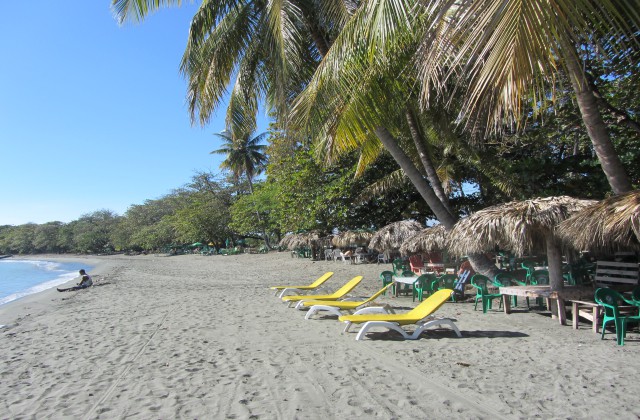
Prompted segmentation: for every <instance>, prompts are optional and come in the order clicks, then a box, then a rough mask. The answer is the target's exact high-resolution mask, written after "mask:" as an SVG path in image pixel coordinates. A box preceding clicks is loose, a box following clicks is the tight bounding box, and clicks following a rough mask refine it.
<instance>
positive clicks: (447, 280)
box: [438, 274, 458, 302]
mask: <svg viewBox="0 0 640 420" xmlns="http://www.w3.org/2000/svg"><path fill="white" fill-rule="evenodd" d="M457 282H458V276H456V275H455V274H443V275H442V276H440V277H439V278H438V283H439V284H438V290H441V289H451V290H455V289H456V283H457ZM451 300H452V301H453V302H455V301H456V294H455V293H451Z"/></svg>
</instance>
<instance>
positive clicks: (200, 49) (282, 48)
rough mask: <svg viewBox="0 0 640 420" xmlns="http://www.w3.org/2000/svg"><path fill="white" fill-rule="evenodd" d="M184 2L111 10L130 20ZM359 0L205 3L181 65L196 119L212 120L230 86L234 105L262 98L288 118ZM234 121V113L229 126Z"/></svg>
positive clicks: (126, 1)
mask: <svg viewBox="0 0 640 420" xmlns="http://www.w3.org/2000/svg"><path fill="white" fill-rule="evenodd" d="M180 3H181V0H163V1H158V0H112V9H113V11H114V14H115V16H116V18H117V19H118V21H119V22H120V23H123V22H125V21H141V20H143V19H144V18H145V17H146V16H147V15H149V14H150V13H151V12H154V11H156V10H158V9H160V8H161V7H166V6H174V5H180ZM355 5H356V2H355V1H351V0H327V1H322V2H317V1H313V2H309V1H303V0H282V1H277V2H271V1H256V0H253V1H240V0H228V1H224V2H220V1H208V0H203V1H202V3H201V5H200V8H199V10H198V11H197V12H196V14H195V16H194V17H193V19H192V21H191V26H190V29H189V39H188V43H187V47H186V49H185V53H184V56H183V59H182V64H181V70H182V72H183V73H184V74H185V76H186V77H187V79H188V93H187V102H188V105H189V110H190V113H191V117H192V120H194V121H196V120H197V121H199V122H200V123H201V124H205V123H207V122H208V121H209V119H210V118H211V115H213V111H214V110H215V109H216V107H217V106H218V105H220V103H221V101H222V100H223V98H224V97H225V95H226V93H227V89H228V87H229V86H230V85H232V86H233V87H232V89H231V99H230V102H233V101H234V100H235V98H236V97H238V98H239V101H241V102H246V104H247V105H255V104H257V103H258V101H257V98H261V99H264V100H266V102H267V106H268V108H269V110H274V111H275V112H277V115H279V116H281V117H282V116H283V115H284V111H285V110H286V105H287V103H288V102H289V100H290V98H291V97H293V96H294V95H295V94H296V93H297V92H299V90H300V89H301V87H302V86H304V85H305V84H306V82H307V81H308V79H309V77H310V76H311V74H312V73H313V70H314V69H315V66H316V65H317V63H318V61H319V59H320V56H321V55H324V54H325V53H326V51H327V50H328V49H329V46H330V43H331V40H332V39H333V38H335V36H336V34H337V32H338V31H339V30H340V28H341V27H342V26H343V25H344V23H345V22H346V21H347V19H348V17H349V15H350V14H351V13H352V12H353V10H354V8H355ZM234 78H235V80H234ZM254 111H257V108H254ZM232 118H233V116H232V113H231V111H230V110H228V113H227V123H228V124H229V122H230V120H231V119H232Z"/></svg>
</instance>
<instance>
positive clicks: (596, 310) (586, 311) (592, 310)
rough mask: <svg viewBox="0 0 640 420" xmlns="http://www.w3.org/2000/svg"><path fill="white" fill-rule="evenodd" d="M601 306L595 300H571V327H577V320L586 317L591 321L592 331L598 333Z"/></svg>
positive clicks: (575, 328)
mask: <svg viewBox="0 0 640 420" xmlns="http://www.w3.org/2000/svg"><path fill="white" fill-rule="evenodd" d="M601 309H602V306H600V305H598V304H597V303H595V302H587V301H583V300H572V301H571V314H572V321H573V329H574V330H577V329H578V320H579V318H580V317H583V318H586V319H588V320H589V321H591V323H592V329H593V332H594V333H596V334H598V330H599V329H600V318H601V317H600V311H601Z"/></svg>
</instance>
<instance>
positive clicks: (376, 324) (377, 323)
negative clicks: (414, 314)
mask: <svg viewBox="0 0 640 420" xmlns="http://www.w3.org/2000/svg"><path fill="white" fill-rule="evenodd" d="M375 327H383V328H387V329H389V330H393V331H397V332H399V333H400V334H401V335H402V336H403V337H404V338H405V339H409V340H411V336H410V335H409V334H407V332H406V331H405V330H403V329H402V328H401V327H400V325H398V324H397V323H395V322H389V321H367V322H365V323H364V325H363V326H362V328H360V331H358V335H356V340H362V339H363V338H364V335H365V334H366V333H367V331H369V330H370V329H371V328H375Z"/></svg>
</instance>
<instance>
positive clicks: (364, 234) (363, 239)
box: [331, 230, 373, 247]
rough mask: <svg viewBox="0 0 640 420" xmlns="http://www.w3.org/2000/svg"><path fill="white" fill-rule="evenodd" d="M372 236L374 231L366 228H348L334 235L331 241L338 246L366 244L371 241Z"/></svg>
mask: <svg viewBox="0 0 640 420" xmlns="http://www.w3.org/2000/svg"><path fill="white" fill-rule="evenodd" d="M372 236H373V232H369V231H366V230H347V231H344V232H340V233H339V234H337V235H336V236H334V237H333V239H332V240H331V243H332V244H333V245H334V246H337V247H347V246H352V245H366V244H368V243H369V241H370V240H371V237H372Z"/></svg>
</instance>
